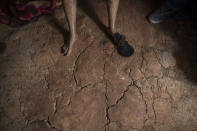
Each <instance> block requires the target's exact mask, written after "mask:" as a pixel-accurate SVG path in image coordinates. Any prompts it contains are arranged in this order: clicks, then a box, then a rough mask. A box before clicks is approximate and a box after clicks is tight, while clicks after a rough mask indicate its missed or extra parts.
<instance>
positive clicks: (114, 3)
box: [107, 0, 119, 34]
mask: <svg viewBox="0 0 197 131" xmlns="http://www.w3.org/2000/svg"><path fill="white" fill-rule="evenodd" d="M118 5H119V0H107V7H108V18H109V28H110V31H111V33H112V34H114V33H115V21H116V15H117V11H118Z"/></svg>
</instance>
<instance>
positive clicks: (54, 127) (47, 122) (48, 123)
mask: <svg viewBox="0 0 197 131" xmlns="http://www.w3.org/2000/svg"><path fill="white" fill-rule="evenodd" d="M44 122H45V123H46V125H47V126H48V127H49V128H51V129H55V130H56V131H64V130H61V129H59V128H57V127H56V126H54V125H53V124H52V123H51V122H50V120H49V117H48V119H47V120H44Z"/></svg>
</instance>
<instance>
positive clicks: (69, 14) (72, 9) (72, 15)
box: [63, 0, 77, 55]
mask: <svg viewBox="0 0 197 131" xmlns="http://www.w3.org/2000/svg"><path fill="white" fill-rule="evenodd" d="M63 5H64V12H65V14H66V18H67V20H68V25H69V29H70V40H69V47H66V45H64V47H63V50H64V54H65V55H70V53H71V52H72V47H73V44H74V42H75V40H76V13H77V0H63Z"/></svg>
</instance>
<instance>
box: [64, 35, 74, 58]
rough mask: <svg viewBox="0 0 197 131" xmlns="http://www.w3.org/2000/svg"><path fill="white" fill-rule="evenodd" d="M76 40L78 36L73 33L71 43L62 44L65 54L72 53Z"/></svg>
mask: <svg viewBox="0 0 197 131" xmlns="http://www.w3.org/2000/svg"><path fill="white" fill-rule="evenodd" d="M75 41H76V37H75V35H72V36H71V37H70V40H69V44H68V45H66V44H64V45H63V46H62V52H63V54H64V56H69V55H70V54H71V52H72V47H73V45H74V43H75Z"/></svg>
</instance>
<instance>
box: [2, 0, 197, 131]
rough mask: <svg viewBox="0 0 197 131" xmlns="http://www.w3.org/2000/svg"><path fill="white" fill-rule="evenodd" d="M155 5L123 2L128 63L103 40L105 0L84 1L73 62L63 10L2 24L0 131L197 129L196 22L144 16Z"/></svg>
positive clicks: (120, 25) (134, 0) (132, 0)
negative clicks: (66, 47)
mask: <svg viewBox="0 0 197 131" xmlns="http://www.w3.org/2000/svg"><path fill="white" fill-rule="evenodd" d="M154 8H155V5H152V4H151V2H146V1H140V0H123V1H121V2H120V8H119V12H118V17H117V22H116V26H117V31H118V32H120V33H122V34H124V35H125V36H126V37H127V40H128V41H129V43H130V44H131V45H133V47H134V48H135V54H134V56H132V57H130V58H123V57H121V56H119V55H118V53H117V51H116V48H115V47H114V45H113V44H112V42H111V41H110V40H109V38H108V37H107V36H106V34H105V30H106V29H105V26H106V25H107V23H108V22H107V10H106V5H105V1H104V0H94V1H93V0H92V1H91V0H80V3H79V7H78V15H77V32H78V40H77V42H76V43H75V45H74V48H73V51H72V54H71V55H70V56H69V57H66V56H63V55H62V54H61V52H60V48H61V46H62V45H63V44H64V42H66V41H67V39H68V33H67V31H66V30H67V29H68V26H67V23H66V19H65V17H64V12H63V8H62V7H61V8H59V9H57V10H56V11H55V12H54V13H53V14H52V15H49V16H43V17H41V18H40V19H39V20H37V21H34V22H32V23H30V24H28V25H26V26H23V27H21V28H15V29H13V28H10V27H7V26H5V25H0V29H1V30H0V34H1V35H0V41H1V42H4V43H6V45H7V48H6V50H5V52H4V53H2V54H1V55H0V130H1V131H197V79H196V76H197V66H196V65H197V64H196V58H197V57H196V49H197V48H196V41H197V40H196V39H197V31H196V30H195V28H196V26H195V25H194V23H190V22H178V21H174V20H168V21H165V22H164V23H162V24H158V25H153V24H150V23H149V22H147V20H146V16H147V15H148V14H149V13H150V12H151V11H152V10H153V9H154Z"/></svg>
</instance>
